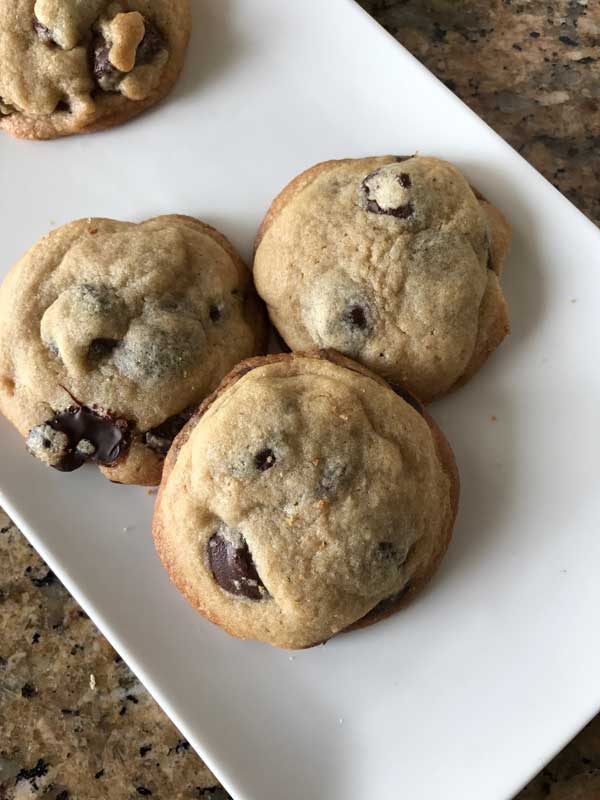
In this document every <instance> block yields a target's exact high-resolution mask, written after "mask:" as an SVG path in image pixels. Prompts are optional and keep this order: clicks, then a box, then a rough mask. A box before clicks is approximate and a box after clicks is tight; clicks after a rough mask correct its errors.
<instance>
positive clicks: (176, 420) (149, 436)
mask: <svg viewBox="0 0 600 800" xmlns="http://www.w3.org/2000/svg"><path fill="white" fill-rule="evenodd" d="M194 408H195V407H194V406H189V407H188V408H184V410H183V411H181V412H180V413H179V414H175V415H174V416H172V417H169V419H167V420H165V421H164V422H163V423H161V424H160V425H158V426H157V427H156V428H152V430H149V431H147V432H146V433H145V434H144V442H145V443H146V444H147V445H148V447H150V448H151V449H152V450H154V451H155V452H157V453H158V454H159V455H161V456H166V455H167V453H168V452H169V449H170V447H171V445H172V444H173V439H174V438H175V437H176V436H177V434H178V433H179V431H180V430H181V429H182V428H183V426H184V425H185V424H186V422H187V421H188V420H189V418H190V417H191V416H192V414H193V413H194Z"/></svg>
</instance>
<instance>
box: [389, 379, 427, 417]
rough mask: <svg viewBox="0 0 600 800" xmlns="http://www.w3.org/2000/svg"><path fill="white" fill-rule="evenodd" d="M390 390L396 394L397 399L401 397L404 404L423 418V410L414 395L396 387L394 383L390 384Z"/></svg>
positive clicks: (400, 387)
mask: <svg viewBox="0 0 600 800" xmlns="http://www.w3.org/2000/svg"><path fill="white" fill-rule="evenodd" d="M390 388H391V389H393V390H394V392H396V394H397V395H398V397H401V398H402V399H403V400H404V401H405V402H406V403H408V405H409V406H412V407H413V408H414V409H415V411H418V412H419V414H420V415H421V416H422V417H424V416H425V409H424V407H423V404H422V403H421V402H420V401H419V400H417V398H416V397H415V396H414V395H412V394H411V393H410V392H409V391H407V390H406V389H403V388H402V386H398V385H397V384H395V383H390Z"/></svg>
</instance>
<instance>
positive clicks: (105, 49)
mask: <svg viewBox="0 0 600 800" xmlns="http://www.w3.org/2000/svg"><path fill="white" fill-rule="evenodd" d="M109 53H110V46H109V45H108V44H107V43H106V40H105V39H103V38H99V39H97V40H96V42H95V44H94V46H93V47H92V56H91V59H92V71H93V73H94V77H95V78H96V80H97V81H101V80H102V79H103V78H106V77H108V76H112V75H114V74H115V73H116V72H117V70H116V69H115V67H113V65H112V64H111V63H110V59H109V58H108V54H109Z"/></svg>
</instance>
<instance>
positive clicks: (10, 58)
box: [0, 0, 191, 139]
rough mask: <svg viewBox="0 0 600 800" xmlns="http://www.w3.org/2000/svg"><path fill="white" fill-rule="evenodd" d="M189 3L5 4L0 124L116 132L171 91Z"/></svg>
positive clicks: (21, 133)
mask: <svg viewBox="0 0 600 800" xmlns="http://www.w3.org/2000/svg"><path fill="white" fill-rule="evenodd" d="M190 29H191V14H190V7H189V0H116V2H112V0H83V1H82V0H0V128H3V129H4V130H6V131H7V132H8V133H11V134H12V135H13V136H18V137H21V138H26V139H52V138H54V137H56V136H66V135H68V134H71V133H88V132H90V131H96V130H100V129H102V128H109V127H112V126H113V125H117V124H119V123H121V122H124V121H125V120H126V119H129V118H130V117H133V116H134V115H135V114H139V113H140V111H143V110H144V109H146V108H148V107H149V106H151V105H153V104H154V103H156V102H157V101H158V100H160V99H161V98H162V97H164V96H165V95H166V94H167V92H168V91H169V90H170V89H171V87H172V86H173V84H174V83H175V81H176V79H177V76H178V75H179V73H180V71H181V68H182V66H183V60H184V56H185V51H186V48H187V43H188V39H189V34H190Z"/></svg>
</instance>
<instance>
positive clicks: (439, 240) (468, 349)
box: [254, 156, 510, 401]
mask: <svg viewBox="0 0 600 800" xmlns="http://www.w3.org/2000/svg"><path fill="white" fill-rule="evenodd" d="M509 241H510V228H509V226H508V224H507V223H506V221H505V220H504V218H503V217H502V215H501V214H500V212H499V211H497V210H496V209H495V208H494V207H493V206H492V205H490V203H488V202H487V201H486V200H485V199H484V198H482V197H481V196H480V195H479V194H477V193H476V192H475V191H474V190H473V189H472V188H471V187H470V186H469V184H468V183H467V181H466V180H465V179H464V178H463V176H462V175H461V174H460V173H459V172H458V171H457V170H456V169H455V168H454V167H453V166H452V165H451V164H448V163H447V162H445V161H440V160H439V159H436V158H422V157H417V156H415V157H413V158H406V159H401V158H395V157H392V156H389V157H384V158H365V159H358V160H346V161H330V162H326V163H324V164H319V165H317V166H315V167H313V168H312V169H309V170H308V171H307V172H305V173H303V174H302V175H300V176H299V177H297V178H296V179H295V180H294V181H292V182H291V183H290V184H289V185H288V186H287V188H286V189H284V190H283V192H282V193H281V194H280V195H279V197H277V199H276V200H275V201H274V203H273V205H272V207H271V209H270V211H269V213H268V214H267V216H266V218H265V220H264V222H263V225H262V227H261V229H260V231H259V235H258V238H257V250H256V257H255V262H254V278H255V283H256V286H257V289H258V292H259V294H260V295H261V296H262V297H263V299H264V300H265V301H266V302H267V305H268V308H269V312H270V315H271V319H272V321H273V323H274V325H275V326H276V328H277V330H278V331H279V333H280V334H281V336H282V337H283V338H284V339H285V341H286V343H287V344H288V345H289V347H290V348H291V349H292V350H303V349H310V348H312V347H332V348H335V349H337V350H339V351H340V352H343V353H344V354H346V355H348V356H351V357H353V358H355V359H357V360H358V361H360V362H361V363H363V364H365V365H367V366H368V367H370V368H371V369H373V370H374V371H376V372H378V373H379V374H381V375H383V376H384V377H386V378H388V379H389V380H391V381H392V382H394V381H395V382H398V383H401V384H403V385H404V386H406V387H407V388H408V389H410V390H411V391H412V392H413V393H414V394H416V395H417V396H418V397H419V398H420V399H421V400H423V401H429V400H431V399H433V398H434V397H436V396H438V395H442V394H444V393H446V392H448V391H449V390H450V389H452V388H453V387H454V386H456V385H457V384H459V383H461V382H464V381H465V380H467V379H468V378H469V377H471V376H472V375H473V374H474V372H476V371H477V369H479V367H480V366H481V365H482V363H483V362H484V361H485V359H486V357H487V356H488V355H489V353H491V352H492V351H493V350H494V349H495V348H496V347H497V346H498V344H499V343H500V342H501V341H502V339H503V338H504V337H505V336H506V334H507V333H508V329H509V325H508V318H507V310H506V303H505V300H504V296H503V294H502V290H501V288H500V283H499V276H500V273H501V271H502V266H503V262H504V258H505V256H506V253H507V250H508V245H509Z"/></svg>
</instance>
